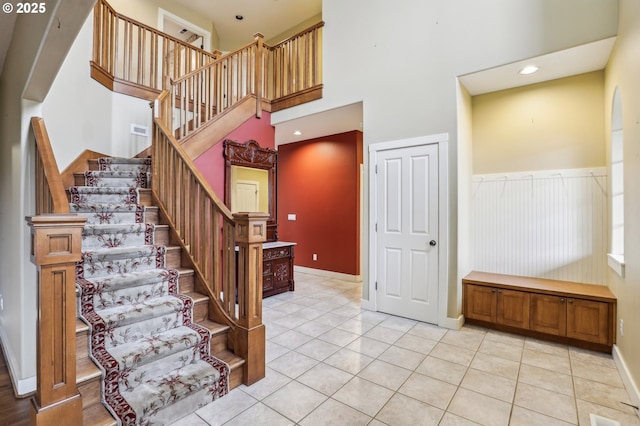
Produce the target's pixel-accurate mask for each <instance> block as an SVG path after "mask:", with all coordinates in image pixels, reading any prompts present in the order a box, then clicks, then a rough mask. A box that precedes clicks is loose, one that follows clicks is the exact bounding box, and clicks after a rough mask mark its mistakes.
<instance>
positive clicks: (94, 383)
mask: <svg viewBox="0 0 640 426" xmlns="http://www.w3.org/2000/svg"><path fill="white" fill-rule="evenodd" d="M100 382H101V378H100V376H98V377H95V378H93V379H90V380H87V381H86V382H84V383H82V384H80V385H78V390H79V391H80V395H82V408H83V409H84V408H87V407H89V406H91V405H93V404H100V403H101V401H100V392H101V389H100V386H101V385H100Z"/></svg>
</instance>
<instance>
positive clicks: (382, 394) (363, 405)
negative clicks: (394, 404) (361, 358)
mask: <svg viewBox="0 0 640 426" xmlns="http://www.w3.org/2000/svg"><path fill="white" fill-rule="evenodd" d="M393 393H394V392H393V391H392V390H390V389H387V388H385V387H383V386H380V385H376V384H375V383H372V382H370V381H368V380H365V379H361V378H360V377H354V378H353V379H351V381H349V382H348V383H347V384H346V385H344V386H343V387H342V389H340V390H339V391H338V392H336V393H335V394H333V399H336V400H338V401H340V402H342V403H343V404H346V405H348V406H350V407H353V408H355V409H356V410H358V411H362V412H363V413H365V414H367V415H369V416H372V417H373V416H375V415H376V414H377V413H378V411H380V409H381V408H382V407H384V405H385V404H386V403H387V401H388V400H389V399H391V397H392V396H393Z"/></svg>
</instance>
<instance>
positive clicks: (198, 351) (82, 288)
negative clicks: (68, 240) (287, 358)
mask: <svg viewBox="0 0 640 426" xmlns="http://www.w3.org/2000/svg"><path fill="white" fill-rule="evenodd" d="M149 170H150V160H149V159H115V158H103V159H100V160H99V170H97V171H87V172H85V175H84V180H85V186H76V187H71V188H69V194H70V201H71V203H70V210H71V212H74V213H77V214H79V215H82V216H85V217H87V224H86V225H85V228H84V230H83V235H82V252H83V253H82V260H81V261H80V262H79V263H78V265H77V267H76V283H77V287H78V289H79V292H80V299H79V317H80V318H81V319H82V320H83V321H84V322H86V324H87V325H88V327H89V336H88V340H89V355H90V357H91V358H92V359H93V360H94V362H95V363H96V364H97V365H98V366H99V368H100V370H101V371H102V381H101V388H102V402H103V404H104V405H105V407H107V409H108V410H109V411H110V412H111V414H112V415H113V416H114V417H115V419H116V421H117V422H118V424H122V425H162V424H170V423H171V422H173V421H175V420H177V419H179V418H181V417H183V416H185V415H187V414H189V413H191V412H193V411H195V410H196V409H198V408H199V407H201V406H203V405H205V404H207V403H209V402H211V401H213V400H214V399H217V398H219V397H220V396H222V395H224V394H226V393H227V392H228V391H229V372H230V368H229V365H228V364H227V363H225V362H224V361H222V360H220V359H218V358H215V357H213V356H212V355H211V354H210V340H211V334H210V332H209V330H208V329H207V328H205V327H203V326H201V325H198V324H196V323H194V322H193V306H194V302H193V300H192V299H191V298H190V297H188V296H186V295H184V294H179V293H178V271H177V270H175V269H167V268H166V254H167V249H166V247H165V246H164V245H160V244H155V241H154V235H155V225H154V224H148V223H143V220H144V210H145V208H144V206H142V205H140V202H139V199H140V194H139V189H140V188H147V185H148V182H149V179H148V175H149Z"/></svg>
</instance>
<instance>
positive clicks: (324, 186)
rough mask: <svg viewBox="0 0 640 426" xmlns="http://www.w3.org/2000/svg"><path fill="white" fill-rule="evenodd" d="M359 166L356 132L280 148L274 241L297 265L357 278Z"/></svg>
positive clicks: (358, 258) (359, 154)
mask: <svg viewBox="0 0 640 426" xmlns="http://www.w3.org/2000/svg"><path fill="white" fill-rule="evenodd" d="M360 164H362V132H359V131H352V132H346V133H340V134H337V135H332V136H326V137H322V138H316V139H311V140H307V141H304V142H298V143H292V144H286V145H280V146H279V147H278V176H277V179H278V236H279V239H280V240H282V241H292V242H296V243H297V246H296V248H295V264H296V265H299V266H304V267H308V268H315V269H323V270H327V271H334V272H341V273H344V274H350V275H359V274H360V211H359V209H360V185H361V182H360ZM290 213H292V214H295V215H296V216H297V217H296V220H295V221H290V220H288V219H287V216H288V214H290ZM313 253H317V255H318V260H317V261H313V260H312V255H313Z"/></svg>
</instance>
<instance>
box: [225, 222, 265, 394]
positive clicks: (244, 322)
mask: <svg viewBox="0 0 640 426" xmlns="http://www.w3.org/2000/svg"><path fill="white" fill-rule="evenodd" d="M233 218H234V220H235V221H236V243H237V244H238V246H239V253H238V325H239V327H237V330H236V338H235V339H234V345H235V348H234V351H235V353H236V354H237V355H239V356H241V357H243V358H244V359H245V364H244V367H243V368H244V374H243V376H244V384H245V385H250V384H252V383H255V382H257V381H258V380H260V379H262V378H264V376H265V344H266V343H265V338H266V337H265V327H264V324H262V243H263V242H264V241H266V239H267V219H268V218H269V215H268V214H267V213H235V214H234V215H233Z"/></svg>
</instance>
